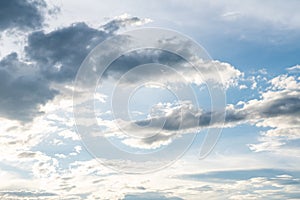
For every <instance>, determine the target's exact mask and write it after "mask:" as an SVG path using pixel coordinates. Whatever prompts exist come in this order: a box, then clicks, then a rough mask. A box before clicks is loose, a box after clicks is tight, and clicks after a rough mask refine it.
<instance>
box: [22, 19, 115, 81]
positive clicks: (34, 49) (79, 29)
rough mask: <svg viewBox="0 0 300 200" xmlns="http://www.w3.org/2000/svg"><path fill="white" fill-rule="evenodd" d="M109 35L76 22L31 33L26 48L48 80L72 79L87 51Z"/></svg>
mask: <svg viewBox="0 0 300 200" xmlns="http://www.w3.org/2000/svg"><path fill="white" fill-rule="evenodd" d="M108 36H110V35H109V34H107V33H106V32H105V31H101V30H97V29H94V28H91V27H89V26H88V25H86V24H85V23H75V24H72V25H71V26H69V27H65V28H61V29H59V30H56V31H52V32H50V33H44V32H43V31H38V32H34V33H32V34H31V35H29V37H28V45H27V46H26V47H25V51H26V54H27V57H28V58H29V59H30V60H33V61H35V62H36V63H37V65H38V66H39V68H40V70H41V74H42V75H43V76H44V77H45V78H46V79H47V80H51V81H57V82H64V81H71V80H73V79H74V78H75V75H76V73H77V70H78V68H79V67H80V64H81V62H82V61H83V60H84V58H85V57H86V56H87V54H88V53H89V52H90V51H91V50H92V49H93V48H94V47H95V46H96V45H97V44H99V43H100V42H101V41H103V40H104V39H106V38H107V37H108Z"/></svg>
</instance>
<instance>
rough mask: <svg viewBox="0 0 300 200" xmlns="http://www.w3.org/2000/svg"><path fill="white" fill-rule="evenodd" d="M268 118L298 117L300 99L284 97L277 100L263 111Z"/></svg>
mask: <svg viewBox="0 0 300 200" xmlns="http://www.w3.org/2000/svg"><path fill="white" fill-rule="evenodd" d="M261 113H262V115H264V116H266V117H271V116H274V117H276V116H279V115H298V116H299V114H300V97H289V96H286V97H282V98H279V99H275V100H274V101H272V102H270V104H267V105H265V106H264V107H263V108H262V111H261Z"/></svg>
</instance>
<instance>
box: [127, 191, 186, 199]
mask: <svg viewBox="0 0 300 200" xmlns="http://www.w3.org/2000/svg"><path fill="white" fill-rule="evenodd" d="M137 199H144V200H147V199H149V200H150V199H151V200H160V199H161V200H182V198H179V197H166V196H165V195H163V194H160V193H156V192H145V193H139V194H126V195H125V197H124V198H123V200H137Z"/></svg>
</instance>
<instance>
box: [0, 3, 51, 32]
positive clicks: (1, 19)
mask: <svg viewBox="0 0 300 200" xmlns="http://www.w3.org/2000/svg"><path fill="white" fill-rule="evenodd" d="M45 7H46V3H45V2H44V1H42V0H41V1H37V0H33V1H30V0H22V1H19V0H1V1H0V30H5V29H8V28H19V29H34V28H39V27H41V26H42V23H43V21H44V16H43V14H42V12H41V8H45Z"/></svg>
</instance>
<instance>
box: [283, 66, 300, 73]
mask: <svg viewBox="0 0 300 200" xmlns="http://www.w3.org/2000/svg"><path fill="white" fill-rule="evenodd" d="M286 70H287V71H289V72H290V73H299V72H300V65H295V66H293V67H289V68H286Z"/></svg>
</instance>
